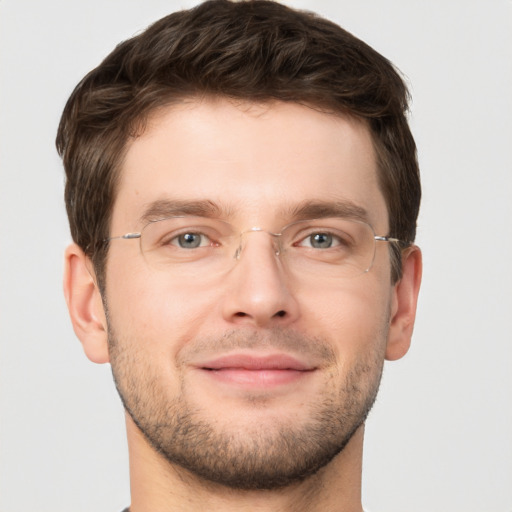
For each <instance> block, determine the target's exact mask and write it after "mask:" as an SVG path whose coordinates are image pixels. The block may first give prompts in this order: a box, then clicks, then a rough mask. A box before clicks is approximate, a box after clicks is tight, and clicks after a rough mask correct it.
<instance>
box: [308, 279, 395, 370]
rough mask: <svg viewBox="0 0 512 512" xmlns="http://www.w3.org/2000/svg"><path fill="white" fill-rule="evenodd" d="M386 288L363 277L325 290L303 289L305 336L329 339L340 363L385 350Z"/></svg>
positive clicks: (387, 320) (387, 315) (379, 281)
mask: <svg viewBox="0 0 512 512" xmlns="http://www.w3.org/2000/svg"><path fill="white" fill-rule="evenodd" d="M390 299H391V294H390V288H389V286H387V285H383V284H382V280H380V279H377V278H376V276H372V275H371V274H365V275H363V276H360V277H357V278H355V280H354V281H352V282H350V281H348V282H344V283H342V284H341V285H340V286H339V287H337V288H332V289H329V290H323V291H322V290H318V291H317V292H316V293H313V292H312V290H306V291H304V293H303V299H302V321H303V322H304V328H307V327H306V326H307V325H309V329H308V331H309V333H310V334H312V335H314V336H318V337H323V338H324V339H326V340H329V341H330V342H331V343H332V345H333V348H334V349H335V350H336V351H337V353H338V360H339V361H340V362H343V361H346V360H349V359H356V358H358V357H359V356H360V355H361V354H365V353H369V352H374V351H376V350H377V351H381V350H384V348H385V343H386V338H387V330H388V328H389V311H390Z"/></svg>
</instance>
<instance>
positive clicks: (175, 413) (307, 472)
mask: <svg viewBox="0 0 512 512" xmlns="http://www.w3.org/2000/svg"><path fill="white" fill-rule="evenodd" d="M228 338H232V341H230V343H231V344H232V343H233V340H234V343H236V345H237V346H240V347H248V346H255V344H258V343H262V344H267V345H270V344H271V345H272V346H279V347H283V346H290V347H292V346H294V347H296V346H297V344H299V345H300V344H302V345H303V346H314V347H316V350H318V347H320V348H321V350H323V351H324V354H325V357H326V358H334V355H333V352H332V349H331V348H330V347H329V345H328V344H327V343H325V342H322V341H321V340H317V339H308V338H307V337H304V336H302V335H300V334H298V333H295V332H293V333H288V332H286V331H283V330H276V331H273V332H272V333H270V334H269V335H267V336H265V338H261V337H259V336H252V337H251V338H250V339H249V338H247V337H246V336H243V335H242V336H241V335H240V333H237V332H233V333H231V334H229V335H228ZM260 338H261V339H260ZM225 340H226V337H223V338H222V340H203V343H208V344H209V345H211V346H215V344H221V345H223V346H226V341H225ZM124 341H126V340H124ZM319 344H321V345H319ZM136 346H137V345H136V344H134V343H129V346H126V344H123V342H121V341H120V340H119V339H118V338H117V337H116V336H115V334H114V331H113V329H112V327H111V322H109V347H110V359H111V365H112V372H113V376H114V381H115V384H116V387H117V390H118V392H119V395H120V397H121V400H122V402H123V405H124V407H125V409H126V411H127V412H128V414H129V415H130V417H131V418H132V420H133V422H134V423H135V424H136V425H137V427H138V428H139V429H140V431H141V432H142V434H143V435H144V436H145V438H146V439H147V441H148V442H149V443H150V444H151V445H152V447H153V448H154V449H155V450H156V451H157V452H158V453H159V454H161V455H162V456H163V457H164V458H165V459H166V460H167V461H168V462H169V463H170V464H171V465H173V466H179V467H181V468H184V469H185V470H187V471H188V472H190V473H191V474H192V475H193V476H195V477H197V478H199V479H201V480H203V481H206V482H209V483H213V484H220V485H222V486H225V487H228V488H231V489H236V490H271V489H280V488H283V487H287V486H290V485H292V484H296V483H298V482H301V481H303V480H304V479H306V478H307V477H309V476H311V475H313V474H315V473H317V472H318V471H319V470H320V469H321V468H323V467H324V466H326V465H327V464H329V463H330V462H331V461H332V460H333V459H334V458H335V457H336V456H337V455H338V454H339V453H340V452H341V451H342V450H343V449H344V448H345V446H346V445H347V443H348V442H349V441H350V439H351V438H352V436H353V435H354V433H355V432H356V430H357V429H358V428H359V427H360V426H361V425H362V424H363V423H364V421H365V420H366V417H367V415H368V413H369V411H370V409H371V408H372V406H373V403H374V401H375V398H376V396H377V392H378V388H379V384H380V380H381V375H382V367H383V355H382V353H381V351H380V350H375V351H373V352H372V353H370V354H366V355H365V356H364V357H362V358H361V360H360V361H359V362H358V363H357V364H356V365H354V367H353V368H351V369H350V371H348V373H347V375H346V376H345V377H344V378H343V379H340V377H339V375H335V373H336V372H334V374H331V378H330V379H329V381H328V382H327V385H326V389H325V393H323V394H322V397H321V399H319V400H316V401H314V403H310V404H307V405H305V407H308V409H309V411H308V412H309V414H307V415H304V414H301V417H302V418H304V417H307V420H301V421H300V422H297V423H295V422H294V420H293V418H286V419H285V418H282V417H281V416H279V417H278V418H276V419H275V421H273V422H272V423H271V425H268V424H265V425H258V424H247V425H245V426H244V429H242V430H241V429H240V428H236V427H235V428H233V427H232V428H230V425H229V422H228V425H226V424H223V423H222V422H221V421H220V422H216V421H210V420H209V419H208V418H206V417H205V415H204V414H203V413H202V411H201V410H200V409H199V408H198V407H196V406H194V405H193V403H191V402H192V401H191V400H189V397H188V396H187V388H186V385H185V383H184V381H183V380H182V381H181V386H180V393H179V394H178V396H176V397H174V398H170V397H169V396H168V393H166V390H165V382H162V381H159V380H158V376H157V375H155V372H154V371H152V370H153V369H152V368H150V367H149V365H148V363H147V361H146V360H145V359H144V357H140V354H138V353H137V352H138V351H137V349H136V348H132V349H130V347H136ZM378 346H379V347H380V346H382V343H379V344H378ZM260 405H261V404H260ZM263 406H264V405H263Z"/></svg>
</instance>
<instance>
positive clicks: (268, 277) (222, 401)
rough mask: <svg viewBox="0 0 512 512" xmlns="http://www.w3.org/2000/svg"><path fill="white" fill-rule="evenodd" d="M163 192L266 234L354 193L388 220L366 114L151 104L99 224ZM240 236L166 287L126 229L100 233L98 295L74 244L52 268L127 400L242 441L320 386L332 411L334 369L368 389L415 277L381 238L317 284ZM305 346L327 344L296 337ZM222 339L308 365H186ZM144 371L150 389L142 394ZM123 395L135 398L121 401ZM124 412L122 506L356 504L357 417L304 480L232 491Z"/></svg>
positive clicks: (287, 414) (409, 324)
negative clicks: (216, 275) (394, 269)
mask: <svg viewBox="0 0 512 512" xmlns="http://www.w3.org/2000/svg"><path fill="white" fill-rule="evenodd" d="M170 199H173V200H174V199H179V200H182V201H203V200H205V199H207V200H209V201H213V202H214V203H215V204H217V205H220V206H221V209H222V212H221V215H222V218H223V219H224V220H227V221H229V222H230V223H232V224H233V225H234V226H236V227H237V228H238V229H239V230H240V231H244V230H246V229H250V228H251V227H254V226H259V227H262V228H264V229H266V230H268V231H279V230H280V228H281V227H283V226H284V225H286V224H288V223H289V222H292V221H294V220H296V219H295V218H294V217H293V214H292V211H293V209H294V208H296V207H297V206H298V205H303V204H304V203H305V202H307V201H323V202H329V203H340V202H344V203H350V204H351V205H356V206H358V207H360V208H362V209H364V210H365V212H366V215H367V218H368V222H369V223H370V224H371V225H372V226H373V227H374V229H375V232H376V233H377V234H380V235H385V234H387V230H388V217H387V210H386V204H385V200H384V197H383V195H382V193H381V191H380V189H379V186H378V182H377V168H376V159H375V154H374V151H373V146H372V141H371V137H370V134H369V132H368V130H367V128H366V127H365V125H364V124H362V123H360V122H357V121H355V120H351V119H348V118H344V117H340V116H333V115H329V114H325V113H320V112H318V111H315V110H313V109H310V108H308V107H305V106H301V105H297V104H284V103H270V104H264V105H255V104H234V103H232V102H230V101H227V100H224V99H216V100H212V99H208V100H202V101H199V100H198V101H195V100H190V101H188V102H185V103H183V104H180V105H175V106H172V107H168V108H165V109H162V110H161V111H159V112H157V113H155V114H154V115H153V116H152V117H151V119H150V122H149V124H148V126H147V128H146V130H145V132H144V133H143V134H142V135H141V136H139V137H138V138H136V139H134V140H132V141H130V144H129V147H128V152H127V154H126V158H125V161H124V164H123V167H122V174H121V179H120V183H119V188H118V194H117V197H116V201H115V205H114V209H113V215H112V223H111V235H112V236H118V235H122V234H124V233H126V232H133V231H140V230H141V229H142V228H143V222H142V221H141V216H142V214H143V213H144V211H145V209H146V208H147V206H148V205H149V204H151V203H153V202H154V201H157V200H170ZM249 237H250V239H249V240H248V241H247V243H246V245H245V247H244V251H243V254H242V257H241V258H240V260H239V261H238V262H237V263H236V264H235V265H234V266H233V268H232V269H231V270H230V272H228V273H226V274H225V275H223V276H222V279H211V280H206V281H204V282H201V281H200V280H197V281H194V282H184V283H183V282H181V283H179V286H177V283H176V281H174V282H173V280H172V279H170V278H168V277H166V276H165V275H164V276H162V273H158V272H155V271H154V269H151V268H149V267H148V265H147V264H146V262H145V260H144V258H143V257H142V256H141V254H140V249H139V244H138V241H137V240H131V241H127V240H122V241H121V240H119V241H115V242H113V243H112V244H111V247H110V250H109V257H108V263H107V273H106V275H107V278H106V297H104V301H102V298H101V295H100V293H99V290H98V287H97V286H96V282H95V279H94V272H93V271H92V266H91V264H90V261H89V260H88V259H87V258H86V257H85V256H84V254H83V252H82V251H81V250H80V248H79V247H77V246H76V245H74V244H73V245H71V246H70V247H69V248H68V250H67V252H66V274H65V279H64V289H65V295H66V299H67V303H68V307H69V311H70V315H71V319H72V321H73V326H74V329H75V332H76V334H77V335H78V337H79V338H80V340H81V341H82V344H83V347H84V350H85V352H86V354H87V356H88V357H89V358H90V359H91V360H92V361H95V362H98V363H103V362H108V361H110V362H111V363H112V366H113V370H114V375H115V377H116V381H117V385H118V388H119V389H120V391H121V392H122V394H124V396H125V400H128V401H130V400H131V401H132V403H131V404H129V406H130V407H132V408H137V407H138V408H143V406H144V396H145V397H146V402H155V403H158V404H170V403H171V402H172V401H173V400H174V399H177V398H178V399H181V400H182V402H183V403H185V404H187V405H188V406H189V407H190V408H191V409H193V410H194V411H195V412H196V413H197V415H198V417H199V418H200V419H201V420H202V421H204V422H207V423H208V424H211V425H213V426H214V430H215V431H216V432H220V431H223V432H226V431H227V432H229V433H230V434H231V435H232V436H234V440H235V446H237V447H238V448H239V449H240V450H242V451H243V449H244V447H246V445H248V444H249V443H250V442H251V440H252V439H255V438H256V437H257V436H258V433H260V434H261V433H262V432H263V433H264V434H262V435H263V438H264V439H269V440H272V439H274V437H275V433H276V431H277V428H278V427H280V428H284V429H285V430H286V429H298V428H300V427H301V426H304V425H306V424H307V423H308V422H310V421H311V418H312V415H313V411H314V408H315V404H318V403H319V402H322V400H324V399H325V397H333V400H335V401H336V403H337V406H338V409H339V408H343V407H345V406H346V402H347V401H348V399H349V398H350V395H349V394H348V393H347V392H346V390H345V388H346V386H347V382H351V384H352V386H353V387H354V386H355V388H357V389H358V390H359V391H360V393H359V394H357V396H358V399H357V400H358V401H359V402H361V403H362V402H364V401H368V400H369V401H370V402H371V400H372V399H373V394H374V393H376V390H377V387H378V383H379V380H380V375H381V371H382V364H383V361H384V359H385V358H387V359H398V358H400V357H402V356H403V355H404V354H405V353H406V352H407V350H408V347H409V344H410V339H411V335H412V329H413V324H414V317H415V310H416V301H417V296H418V291H419V284H420V279H421V254H420V251H419V249H418V248H417V247H412V248H410V249H408V250H407V251H406V253H405V254H404V272H403V277H402V279H401V280H400V281H399V282H398V283H396V284H393V283H392V282H391V279H390V260H389V251H388V247H387V244H385V243H379V244H377V252H376V257H375V261H374V264H373V266H372V268H371V270H370V271H369V272H367V273H365V274H361V275H359V276H357V277H356V278H352V279H348V280H345V281H343V282H342V283H341V284H340V283H336V284H335V285H333V284H332V283H331V284H330V283H329V282H323V283H322V285H321V286H319V285H318V283H316V284H315V283H314V282H312V281H311V280H309V281H308V279H307V278H304V279H298V278H296V277H294V276H292V275H290V273H289V272H287V270H286V269H285V268H284V267H283V266H282V265H281V263H280V261H279V259H278V258H276V256H275V255H274V254H273V252H272V250H271V240H270V237H268V236H267V235H265V234H262V233H252V234H250V235H249ZM104 303H106V304H108V319H109V322H108V323H107V317H106V315H105V311H104V309H103V304H104ZM109 329H110V344H109V340H108V338H109ZM283 332H284V333H291V334H292V335H296V336H297V338H300V339H301V340H302V342H301V343H298V345H297V346H298V347H299V348H298V349H296V348H294V346H293V344H291V343H290V342H289V341H285V342H281V345H279V347H278V348H276V346H274V342H276V340H277V339H280V338H279V336H280V333H283ZM226 336H227V337H228V338H229V337H230V339H236V340H238V341H237V342H236V343H238V345H236V348H235V349H233V348H228V345H227V344H226V343H225V342H224V341H222V340H225V339H226ZM250 339H253V340H256V344H255V345H254V346H253V345H251V346H250V347H249V344H248V343H249V342H248V340H250ZM315 343H318V344H319V345H320V346H323V347H324V348H325V349H326V350H327V352H329V354H330V357H328V358H327V357H323V356H321V355H318V354H319V353H317V352H315V350H313V349H312V348H310V347H312V346H313V345H314V344H315ZM229 347H230V346H229ZM283 347H284V348H283ZM233 350H235V351H237V352H240V351H242V352H243V353H250V354H254V353H257V354H258V355H268V354H271V355H272V354H275V352H276V351H277V352H283V351H284V352H285V353H286V354H288V355H290V354H291V355H292V356H294V357H297V358H299V359H300V360H301V361H302V362H303V363H304V364H310V365H311V367H313V368H314V371H311V372H309V373H308V374H307V376H304V377H303V376H301V377H300V378H298V379H295V380H293V379H292V382H291V383H287V384H284V385H282V384H275V383H274V384H272V383H271V384H270V385H262V384H261V382H260V381H257V382H254V381H250V382H249V384H241V383H240V382H239V381H235V382H225V381H222V380H219V379H218V378H216V377H213V376H212V374H211V372H210V373H207V372H204V371H198V369H197V364H198V362H201V361H204V360H211V359H212V358H215V357H218V356H222V355H224V354H225V353H226V352H229V351H233ZM131 376H132V377H131ZM251 378H252V377H251ZM137 379H139V380H138V381H137ZM147 382H151V386H152V387H151V389H152V390H153V391H152V393H153V394H150V395H148V394H147V393H146V395H144V393H141V392H140V389H139V388H140V387H141V386H143V385H144V383H147ZM344 390H345V391H344ZM137 394H139V395H140V401H141V402H142V406H140V405H137V404H136V403H135V402H136V398H134V397H136V395H137ZM148 397H150V399H149V400H148ZM340 402H341V403H340ZM164 409H165V407H164ZM338 409H336V411H337V410H338ZM360 409H361V410H362V409H364V407H363V406H362V405H361V407H360V408H359V409H358V410H357V412H358V413H361V410H360ZM290 418H293V422H292V421H291V420H290ZM354 421H355V420H354ZM360 421H364V417H362V418H361V419H360ZM126 423H127V433H128V444H129V450H130V473H131V486H132V505H131V510H132V512H145V511H150V510H151V511H175V510H176V511H178V510H179V511H195V510H202V509H204V505H205V503H208V508H209V510H222V511H230V510H262V511H263V510H267V511H288V510H289V511H301V510H308V511H316V510H318V511H320V510H321V511H324V512H325V511H330V510H332V511H334V510H343V511H349V512H352V511H354V512H355V511H358V512H360V511H361V510H362V508H361V460H362V446H363V430H364V424H361V425H359V424H358V423H357V422H355V423H354V424H353V425H354V427H357V429H356V431H355V433H354V435H353V436H352V437H351V438H350V440H349V442H348V444H347V445H346V446H345V448H344V449H343V451H341V452H340V453H339V454H338V455H337V456H335V457H334V458H332V460H330V462H328V463H326V464H325V465H324V466H323V467H322V468H321V469H319V470H318V471H316V472H315V473H314V474H313V475H312V476H309V477H308V478H306V479H305V480H302V481H297V482H295V483H293V484H290V485H287V486H286V487H282V488H275V489H270V490H239V489H232V488H229V487H226V486H224V485H222V484H219V483H212V482H209V481H205V480H204V479H203V478H200V477H198V476H197V475H195V474H193V473H191V472H190V471H188V470H185V469H183V468H182V467H180V466H179V465H176V464H172V463H170V462H169V461H168V460H167V459H166V458H164V457H163V456H162V455H160V454H159V453H158V452H157V451H156V450H155V449H154V448H153V446H152V445H151V444H150V443H149V442H148V440H147V438H146V437H145V436H144V435H143V434H142V433H141V431H140V429H139V428H138V427H137V425H136V424H135V423H134V421H133V420H132V418H131V416H130V415H129V414H127V416H126ZM237 443H238V444H237ZM269 443H270V442H269ZM269 445H270V444H269ZM265 446H266V445H265Z"/></svg>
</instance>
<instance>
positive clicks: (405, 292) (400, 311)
mask: <svg viewBox="0 0 512 512" xmlns="http://www.w3.org/2000/svg"><path fill="white" fill-rule="evenodd" d="M402 269H403V273H402V278H401V279H400V281H398V282H397V283H396V284H395V285H394V289H393V292H392V293H393V296H392V303H391V304H392V307H391V325H390V329H389V335H388V343H387V348H386V359H388V360H389V361H394V360H396V359H400V358H401V357H403V356H404V355H405V354H406V353H407V351H408V350H409V347H410V345H411V337H412V331H413V328H414V319H415V318H416V305H417V303H418V293H419V291H420V283H421V271H422V260H421V251H420V249H419V247H416V246H412V247H410V248H409V249H407V251H405V253H404V254H403V257H402Z"/></svg>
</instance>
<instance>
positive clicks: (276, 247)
mask: <svg viewBox="0 0 512 512" xmlns="http://www.w3.org/2000/svg"><path fill="white" fill-rule="evenodd" d="M256 231H263V232H265V233H268V234H269V235H270V236H271V237H272V245H273V248H274V255H275V256H280V255H281V247H280V243H279V237H280V236H281V233H271V232H270V231H265V230H264V229H261V228H251V229H249V230H247V231H243V232H242V233H240V238H239V242H238V247H237V248H236V250H235V254H234V256H233V257H234V259H235V260H237V261H238V260H239V259H240V257H241V255H242V251H243V248H244V247H245V243H244V238H245V236H246V235H248V234H249V233H254V232H256Z"/></svg>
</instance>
